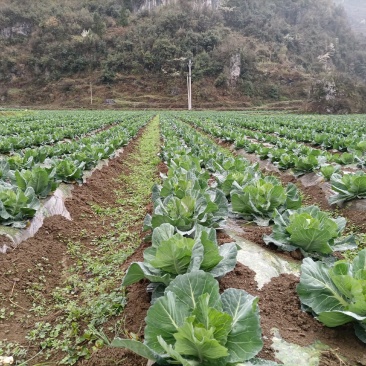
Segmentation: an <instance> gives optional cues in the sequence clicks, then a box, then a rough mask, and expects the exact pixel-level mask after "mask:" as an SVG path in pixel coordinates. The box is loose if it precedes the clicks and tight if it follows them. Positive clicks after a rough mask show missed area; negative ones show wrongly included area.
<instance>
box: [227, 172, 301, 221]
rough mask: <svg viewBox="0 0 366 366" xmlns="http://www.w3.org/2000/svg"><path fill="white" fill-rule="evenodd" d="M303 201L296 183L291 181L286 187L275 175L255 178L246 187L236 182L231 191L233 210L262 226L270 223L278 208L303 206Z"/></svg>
mask: <svg viewBox="0 0 366 366" xmlns="http://www.w3.org/2000/svg"><path fill="white" fill-rule="evenodd" d="M301 202H302V199H301V196H300V194H299V191H298V189H297V188H296V186H295V185H294V184H292V183H289V184H288V185H287V187H286V189H285V188H284V187H283V186H282V184H281V182H280V181H279V180H278V179H277V178H276V177H273V176H266V177H265V178H257V179H254V180H252V181H250V182H249V183H247V184H245V185H244V187H240V186H239V185H238V184H236V182H234V189H233V190H232V191H231V204H232V210H233V212H235V213H238V214H239V215H240V216H242V217H244V218H245V219H248V220H253V221H254V222H256V223H257V224H258V225H260V226H268V225H269V222H270V220H272V219H273V216H274V214H275V210H276V209H277V210H281V211H283V210H285V209H287V208H288V209H296V208H298V207H300V206H301Z"/></svg>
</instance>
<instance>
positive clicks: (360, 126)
mask: <svg viewBox="0 0 366 366" xmlns="http://www.w3.org/2000/svg"><path fill="white" fill-rule="evenodd" d="M208 118H212V114H211V115H210V116H208ZM215 119H219V121H220V123H223V124H225V125H230V124H232V123H233V124H235V125H238V126H240V127H242V128H243V129H245V130H246V131H257V132H263V133H266V134H267V135H271V134H272V135H274V136H277V137H284V138H286V139H290V140H293V141H296V142H297V143H299V142H304V143H308V144H311V145H314V146H318V147H320V148H321V149H324V150H328V149H335V150H338V151H347V150H348V149H349V148H352V149H355V148H356V146H357V144H358V143H359V142H361V141H364V140H365V138H364V137H365V135H366V123H365V119H364V116H356V115H353V116H331V117H329V116H311V115H309V116H305V115H301V116H300V115H284V114H280V115H274V114H271V115H267V116H266V115H253V114H244V113H243V114H239V113H237V112H234V113H232V112H231V113H224V114H221V115H220V116H218V117H215ZM259 136H261V135H259Z"/></svg>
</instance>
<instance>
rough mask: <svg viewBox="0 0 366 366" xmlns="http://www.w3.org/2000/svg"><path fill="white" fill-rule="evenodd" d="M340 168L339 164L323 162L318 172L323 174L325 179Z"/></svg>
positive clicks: (328, 178)
mask: <svg viewBox="0 0 366 366" xmlns="http://www.w3.org/2000/svg"><path fill="white" fill-rule="evenodd" d="M340 168H341V167H340V166H339V165H330V164H325V165H323V166H322V167H321V168H320V173H321V174H322V175H323V176H324V179H325V180H330V178H331V176H332V174H334V173H338V172H339V170H340Z"/></svg>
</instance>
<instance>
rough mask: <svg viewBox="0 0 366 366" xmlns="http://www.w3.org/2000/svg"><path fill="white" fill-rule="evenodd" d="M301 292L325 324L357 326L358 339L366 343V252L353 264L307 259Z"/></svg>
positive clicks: (301, 296)
mask: <svg viewBox="0 0 366 366" xmlns="http://www.w3.org/2000/svg"><path fill="white" fill-rule="evenodd" d="M297 293H298V295H299V296H300V300H301V302H302V304H303V305H304V306H305V308H306V309H307V310H308V311H311V312H312V313H314V314H315V316H316V318H317V319H318V320H319V321H320V322H322V323H323V324H324V325H326V326H327V327H337V326H339V325H343V324H346V323H353V325H354V329H355V333H356V336H357V337H358V338H359V339H360V340H361V341H362V342H364V343H366V249H364V250H362V251H360V252H359V253H358V255H357V256H356V257H355V258H354V260H353V262H348V261H346V260H341V261H337V262H335V263H334V264H333V265H332V266H330V265H328V264H325V263H323V262H314V261H313V260H312V259H311V258H305V259H304V261H303V264H302V266H301V277H300V283H299V285H298V286H297Z"/></svg>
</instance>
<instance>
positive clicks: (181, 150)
mask: <svg viewBox="0 0 366 366" xmlns="http://www.w3.org/2000/svg"><path fill="white" fill-rule="evenodd" d="M162 122H163V124H162V126H163V136H164V149H163V152H162V158H163V159H164V160H165V161H167V163H168V166H169V171H168V174H167V176H164V177H163V178H164V181H163V184H162V185H161V186H155V187H154V188H153V201H154V210H153V214H152V216H149V215H148V216H147V217H146V220H145V228H146V229H153V233H152V247H151V248H148V249H146V250H145V253H144V262H141V263H133V264H132V265H131V266H130V267H129V269H128V271H127V274H126V276H125V278H124V280H123V285H125V286H127V285H130V284H132V283H135V282H137V281H139V280H141V279H143V278H147V279H148V280H149V281H150V282H151V284H150V285H149V287H148V289H149V290H150V291H151V292H152V302H153V305H152V307H151V308H150V310H149V311H148V314H147V317H146V323H147V325H146V328H145V342H144V343H140V342H137V341H134V340H124V339H116V340H115V341H114V342H113V345H114V346H118V347H126V348H130V349H132V350H134V351H135V352H137V353H139V354H140V355H142V356H144V357H146V358H148V359H151V360H154V361H155V362H156V364H157V365H167V364H174V363H177V364H181V365H235V364H241V362H244V361H246V360H249V359H250V358H251V357H253V356H255V355H256V354H257V353H258V352H259V350H260V349H261V347H262V342H261V340H260V329H259V320H258V309H257V300H256V299H255V298H253V297H252V296H250V295H248V294H246V293H245V292H244V291H239V290H235V289H229V290H227V291H225V292H224V293H223V294H222V295H221V301H220V299H219V300H215V301H216V304H218V305H217V306H218V307H214V306H212V304H213V302H212V301H211V300H212V296H215V298H219V295H218V292H217V291H218V285H217V283H216V282H215V281H214V280H213V278H215V279H220V278H221V277H222V276H223V275H224V274H226V273H227V272H229V271H231V270H232V269H233V268H234V266H235V263H236V247H235V245H234V244H233V243H230V244H224V245H222V246H219V247H218V246H217V242H216V240H215V231H214V230H213V228H217V227H219V226H220V224H221V223H222V221H223V220H225V218H226V216H227V215H228V210H229V211H234V212H236V213H237V214H239V215H241V214H243V213H244V214H245V216H247V214H249V215H250V216H251V217H252V218H254V219H258V218H260V219H261V220H262V219H263V218H264V217H265V218H266V219H267V220H269V219H271V218H273V217H276V214H278V215H280V212H287V213H289V211H288V209H289V208H291V209H292V212H293V213H294V214H295V215H296V214H297V215H298V217H299V218H300V220H301V219H305V220H308V221H311V225H310V226H314V224H315V223H318V225H323V224H324V226H325V229H327V228H328V226H329V227H331V229H330V230H328V231H327V234H328V236H327V235H325V236H323V238H321V239H319V240H318V241H319V242H321V241H322V244H323V245H322V247H321V246H320V251H322V250H323V252H325V253H323V254H326V253H329V252H332V250H335V249H337V250H340V249H342V248H341V246H342V245H343V248H346V247H348V248H349V247H354V242H353V238H352V237H351V238H346V239H343V240H342V243H341V242H339V241H338V242H336V241H337V240H335V239H338V238H339V237H340V234H341V232H342V230H343V228H344V225H345V220H344V219H343V218H338V219H336V220H332V219H330V218H329V217H328V216H327V215H325V214H324V213H322V212H320V210H319V209H318V208H316V207H310V208H308V210H307V209H306V208H302V207H301V198H300V196H299V194H298V192H297V190H296V187H295V186H294V185H292V184H290V185H289V186H288V187H287V188H283V187H282V186H281V184H280V183H279V182H278V181H276V180H275V178H274V177H263V176H262V175H261V173H260V172H259V170H258V166H253V165H250V164H249V163H248V162H247V161H246V160H245V159H243V158H240V157H239V158H233V157H232V156H230V155H229V154H228V153H226V152H225V151H223V150H221V149H220V148H219V147H217V146H216V145H215V144H213V143H212V141H210V140H209V139H207V138H205V137H203V136H202V135H200V134H199V133H197V132H196V131H194V130H192V129H191V128H190V127H188V126H186V125H184V124H182V123H180V122H179V121H177V120H174V119H168V120H167V121H162ZM213 177H214V178H215V181H216V182H215V183H214V182H213V180H212V178H213ZM242 177H245V179H247V180H246V183H245V182H244V180H245V179H243V180H241V178H242ZM236 179H238V180H239V181H240V182H241V185H240V184H239V183H238V182H237V181H236ZM246 188H249V189H246ZM278 195H279V196H281V198H280V199H276V196H278ZM268 198H269V201H268ZM228 201H231V204H229V202H228ZM236 201H238V202H241V203H239V204H238V207H240V209H239V210H237V208H236V203H234V202H236ZM249 201H251V202H250V203H249V204H248V202H249ZM243 202H244V204H243ZM268 202H269V203H268ZM249 206H250V207H251V208H252V210H251V211H250V210H249V209H247V207H249ZM243 207H245V210H244V212H240V211H241V209H242V208H243ZM298 207H300V208H298ZM302 210H303V211H302ZM258 213H259V214H258ZM309 216H310V218H309ZM325 216H326V217H325ZM334 226H336V229H335V230H334ZM325 229H324V228H321V229H320V231H323V230H325ZM303 230H304V232H305V233H306V228H303ZM291 239H292V238H291ZM289 241H290V240H288V242H289ZM302 241H306V244H308V242H307V240H304V238H301V240H300V243H299V244H300V245H298V246H300V247H301V245H302ZM324 242H325V244H324ZM291 245H296V238H294V242H291ZM313 245H314V247H310V248H307V247H304V248H303V250H304V251H305V250H306V249H309V251H310V252H312V251H313V250H314V248H315V249H316V250H319V246H317V245H316V243H313ZM282 249H287V250H292V248H284V247H282ZM362 256H363V257H365V256H366V252H364V253H363V254H362V253H361V254H360V257H362ZM309 261H311V262H309ZM319 263H322V262H319ZM305 265H307V266H308V267H310V268H312V267H313V266H316V265H318V264H317V262H314V261H313V260H312V259H310V258H309V259H308V262H307V263H304V266H305ZM322 265H323V264H322ZM322 268H323V267H322ZM325 268H328V267H327V265H325V264H324V268H323V270H324V271H325V270H326V269H325ZM329 268H330V267H329ZM202 271H205V272H202ZM305 272H306V268H304V273H305ZM302 286H303V287H302V288H305V289H307V288H308V287H309V284H308V283H306V279H303V278H302ZM302 288H301V286H299V294H300V296H301V291H302ZM327 289H328V286H325V290H327ZM337 291H338V290H337ZM305 293H306V294H308V292H306V290H305ZM213 294H214V295H213ZM318 294H319V289H318ZM340 296H341V297H342V299H343V297H344V295H340ZM302 300H303V298H302ZM303 302H304V304H306V299H305V298H304V300H303ZM344 302H347V301H344ZM342 305H344V304H342ZM177 309H182V312H180V311H178V310H177ZM249 309H251V310H250V311H249ZM324 309H325V311H323V313H327V312H328V310H329V309H326V308H324ZM331 309H334V308H331ZM364 310H366V309H364ZM341 311H345V312H347V311H349V309H347V310H345V309H344V308H343V309H342V310H341ZM342 314H343V313H342ZM354 314H355V315H356V316H359V315H358V314H356V313H354ZM228 315H229V316H230V317H231V318H230V317H228ZM225 317H226V319H227V320H225ZM216 320H217V321H216ZM358 320H359V319H355V318H352V316H350V317H349V319H348V321H351V322H355V324H356V325H357V327H359V326H360V327H361V329H362V325H359V322H358ZM324 323H326V322H324ZM224 328H225V330H224ZM357 330H359V329H358V328H357ZM221 336H223V337H222V338H221ZM220 350H221V351H220ZM254 364H263V365H273V364H274V363H271V362H268V361H263V360H251V361H248V362H247V363H246V365H254Z"/></svg>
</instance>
